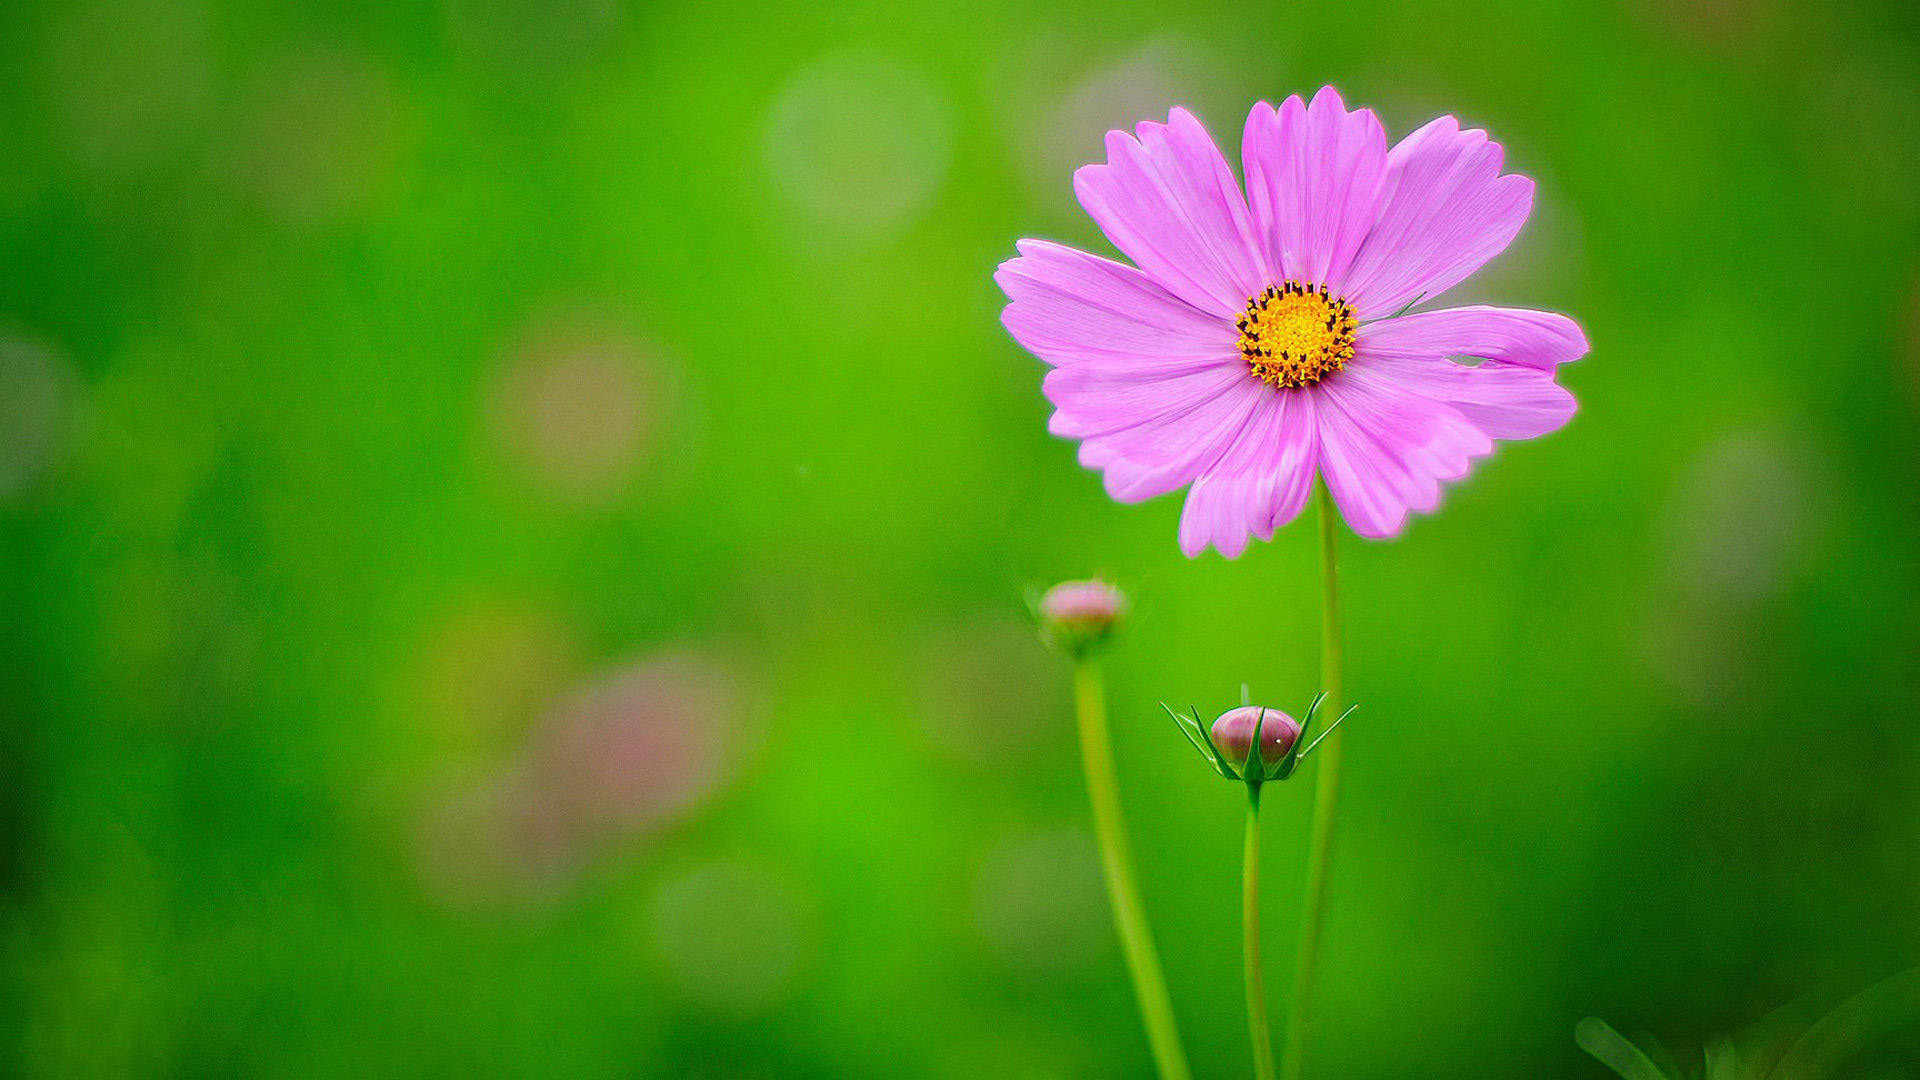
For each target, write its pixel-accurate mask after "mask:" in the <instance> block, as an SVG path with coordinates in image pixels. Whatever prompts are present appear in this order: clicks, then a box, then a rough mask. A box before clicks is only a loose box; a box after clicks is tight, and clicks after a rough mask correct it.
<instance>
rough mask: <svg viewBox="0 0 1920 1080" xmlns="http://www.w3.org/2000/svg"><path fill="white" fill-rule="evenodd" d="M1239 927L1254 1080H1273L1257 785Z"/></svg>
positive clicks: (1250, 789) (1250, 794) (1250, 804)
mask: <svg viewBox="0 0 1920 1080" xmlns="http://www.w3.org/2000/svg"><path fill="white" fill-rule="evenodd" d="M1240 882H1241V889H1240V925H1241V927H1242V929H1243V930H1244V931H1245V934H1246V948H1245V949H1244V950H1243V951H1242V955H1243V956H1244V957H1245V958H1246V967H1247V1033H1248V1034H1249V1035H1250V1036H1252V1038H1253V1075H1254V1078H1255V1080H1273V1036H1272V1035H1271V1034H1269V1033H1268V1031H1267V981H1266V977H1265V976H1264V975H1262V974H1261V970H1260V786H1259V785H1258V784H1250V785H1248V786H1247V845H1246V855H1245V857H1244V858H1243V859H1242V860H1241V873H1240Z"/></svg>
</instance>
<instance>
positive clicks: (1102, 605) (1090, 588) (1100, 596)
mask: <svg viewBox="0 0 1920 1080" xmlns="http://www.w3.org/2000/svg"><path fill="white" fill-rule="evenodd" d="M1126 606H1127V598H1126V596H1125V594H1123V593H1121V591H1120V590H1119V589H1116V588H1114V587H1113V586H1112V585H1110V584H1108V583H1107V582H1104V581H1099V580H1093V581H1063V582H1061V583H1060V584H1058V585H1055V586H1054V587H1053V588H1051V589H1048V590H1047V593H1046V595H1045V596H1042V597H1041V598H1040V603H1039V605H1038V607H1037V608H1036V612H1035V613H1036V614H1037V615H1038V616H1039V618H1040V629H1041V633H1042V634H1044V635H1045V636H1046V638H1047V640H1048V641H1049V642H1051V643H1053V644H1054V645H1055V646H1057V647H1059V648H1063V649H1065V650H1067V651H1068V652H1078V651H1080V650H1081V649H1083V648H1085V647H1087V646H1088V645H1091V644H1093V643H1095V642H1097V641H1099V640H1100V639H1102V638H1104V637H1106V636H1107V635H1108V634H1109V633H1111V632H1112V630H1113V627H1114V624H1115V623H1116V622H1118V621H1119V619H1120V613H1121V612H1122V611H1124V610H1125V609H1126Z"/></svg>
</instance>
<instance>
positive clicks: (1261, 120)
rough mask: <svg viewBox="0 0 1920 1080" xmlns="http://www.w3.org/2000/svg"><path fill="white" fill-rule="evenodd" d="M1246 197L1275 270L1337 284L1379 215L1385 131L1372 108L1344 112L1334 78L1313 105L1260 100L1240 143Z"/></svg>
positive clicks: (1335, 288)
mask: <svg viewBox="0 0 1920 1080" xmlns="http://www.w3.org/2000/svg"><path fill="white" fill-rule="evenodd" d="M1240 157H1241V163H1242V166H1243V167H1244V168H1245V169H1246V172H1247V201H1248V204H1249V207H1250V208H1251V209H1252V211H1253V220H1254V224H1255V227H1256V228H1257V229H1258V230H1259V235H1260V237H1261V238H1262V240H1264V241H1265V243H1266V245H1267V249H1266V250H1267V261H1268V263H1269V264H1270V265H1272V266H1273V267H1274V268H1275V269H1276V270H1278V272H1279V273H1280V276H1282V277H1285V278H1290V279H1292V280H1294V281H1304V282H1312V283H1315V284H1325V285H1328V286H1329V287H1330V288H1332V289H1333V291H1334V292H1335V293H1339V292H1340V291H1341V288H1340V287H1341V285H1342V283H1343V282H1344V281H1345V279H1346V274H1347V269H1348V267H1349V266H1350V265H1351V264H1352V262H1353V258H1354V255H1355V254H1356V253H1357V252H1358V251H1359V250H1360V245H1361V242H1362V241H1364V240H1365V239H1366V238H1367V233H1368V232H1369V231H1370V230H1371V229H1372V228H1373V225H1374V222H1375V221H1376V220H1377V218H1378V217H1379V212H1380V203H1381V200H1382V198H1383V196H1384V194H1385V188H1384V183H1385V180H1386V175H1387V132H1386V129H1385V128H1382V127H1381V126H1380V120H1379V118H1378V117H1376V116H1374V115H1373V111H1372V110H1371V109H1360V110H1358V111H1356V112H1348V111H1347V109H1346V105H1345V103H1343V102H1342V101H1341V100H1340V95H1339V94H1338V93H1336V92H1335V91H1334V89H1333V87H1331V86H1327V87H1322V88H1321V90H1320V92H1319V93H1317V94H1315V95H1314V97H1313V104H1312V105H1311V106H1307V105H1302V104H1301V103H1300V97H1299V95H1297V94H1296V95H1294V96H1293V97H1290V98H1288V99H1287V100H1286V101H1285V102H1284V103H1283V104H1282V105H1281V106H1280V108H1279V110H1278V111H1277V112H1276V111H1275V110H1274V108H1273V106H1271V105H1269V104H1267V103H1266V102H1264V101H1263V102H1261V103H1259V104H1258V105H1255V106H1254V107H1253V111H1252V112H1251V113H1249V114H1248V115H1247V128H1246V134H1245V135H1244V137H1243V139H1242V143H1241V152H1240Z"/></svg>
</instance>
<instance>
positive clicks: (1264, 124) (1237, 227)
mask: <svg viewBox="0 0 1920 1080" xmlns="http://www.w3.org/2000/svg"><path fill="white" fill-rule="evenodd" d="M1501 161H1502V153H1501V149H1500V145H1499V144H1498V143H1494V142H1491V141H1489V140H1488V139H1487V135H1486V133H1485V132H1483V131H1477V130H1462V129H1461V127H1460V123H1459V121H1457V120H1455V119H1454V118H1453V117H1451V116H1443V117H1441V118H1439V119H1438V120H1435V121H1433V122H1432V123H1430V124H1428V125H1427V126H1425V127H1423V128H1421V129H1420V130H1418V131H1416V132H1414V133H1413V134H1412V135H1409V136H1407V137H1406V138H1405V139H1403V140H1401V142H1400V143H1399V144H1398V145H1396V146H1394V147H1393V148H1391V149H1389V148H1388V147H1387V136H1386V131H1385V130H1384V129H1383V128H1382V127H1381V126H1380V121H1379V119H1378V118H1377V117H1375V116H1374V114H1373V112H1372V111H1371V110H1368V109H1360V110H1357V111H1352V112H1349V111H1348V110H1347V108H1346V105H1345V103H1343V102H1342V101H1341V100H1340V95H1339V94H1338V93H1336V92H1335V91H1334V89H1333V88H1332V87H1326V88H1324V89H1322V90H1321V91H1320V92H1319V93H1318V94H1316V95H1314V99H1313V104H1312V105H1306V104H1303V103H1302V102H1301V100H1300V98H1299V97H1298V96H1295V97H1291V98H1288V99H1287V101H1286V103H1285V104H1283V105H1281V106H1280V108H1278V109H1275V108H1274V107H1273V106H1272V105H1269V104H1267V103H1265V102H1261V103H1260V104H1258V105H1255V106H1254V107H1253V112H1252V113H1251V114H1250V115H1249V116H1248V117H1247V127H1246V134H1245V136H1244V140H1243V143H1242V148H1241V164H1242V166H1243V167H1244V168H1245V170H1246V191H1245V194H1244V195H1243V194H1242V191H1241V187H1240V184H1239V183H1238V182H1237V181H1236V179H1235V178H1234V175H1233V170H1232V168H1231V167H1230V166H1228V164H1227V163H1226V161H1225V160H1224V159H1223V158H1222V157H1221V155H1220V151H1219V150H1218V149H1217V148H1216V147H1215V146H1214V144H1213V140H1212V139H1211V138H1209V137H1208V135H1207V132H1206V130H1205V129H1204V128H1202V127H1201V126H1200V122H1199V121H1198V120H1195V119H1194V118H1193V116H1192V114H1190V113H1188V112H1187V111H1186V110H1184V109H1175V110H1173V112H1172V115H1171V116H1170V117H1169V118H1168V120H1167V122H1166V123H1165V124H1155V123H1143V124H1141V125H1140V126H1139V127H1138V128H1137V129H1136V132H1135V134H1133V135H1129V134H1127V133H1126V132H1124V131H1113V132H1109V133H1108V134H1107V161H1106V163H1104V164H1096V165H1088V166H1085V167H1084V168H1082V169H1080V170H1079V171H1078V172H1077V173H1075V174H1074V178H1073V187H1074V192H1075V193H1076V194H1077V195H1078V196H1079V198H1080V204H1081V205H1082V206H1084V207H1085V208H1086V210H1087V212H1088V213H1089V214H1091V215H1092V216H1093V219H1094V221H1095V222H1096V223H1097V224H1098V225H1099V226H1100V229H1101V231H1102V232H1104V233H1106V235H1107V239H1109V240H1111V241H1112V242H1113V245H1114V246H1115V247H1116V248H1118V249H1119V250H1120V251H1121V253H1123V254H1124V255H1126V256H1127V257H1128V258H1130V259H1132V260H1133V263H1134V265H1132V266H1128V265H1126V264H1125V263H1119V262H1114V261H1112V260H1110V259H1103V258H1100V257H1099V256H1096V255H1089V254H1087V253H1086V252H1083V251H1077V250H1075V249H1073V248H1069V247H1063V246H1061V245H1059V244H1054V243H1049V242H1047V241H1044V240H1023V241H1021V242H1020V244H1019V245H1018V248H1019V252H1020V255H1019V257H1018V258H1015V259H1012V260H1009V261H1008V262H1006V263H1003V264H1002V265H1001V266H1000V269H999V272H998V273H997V274H996V275H995V280H997V281H998V282H999V284H1000V287H1001V288H1002V289H1003V290H1005V292H1006V294H1007V298H1008V300H1009V301H1010V303H1008V305H1007V309H1006V313H1005V315H1004V316H1003V318H1002V322H1004V323H1005V324H1006V327H1007V329H1008V330H1009V331H1011V332H1012V334H1013V336H1014V338H1015V339H1017V340H1018V341H1019V342H1020V344H1022V345H1024V346H1025V347H1026V348H1027V349H1028V350H1029V351H1031V352H1032V353H1033V354H1034V355H1036V356H1038V357H1040V359H1042V360H1044V361H1046V362H1047V363H1048V364H1050V365H1052V366H1053V370H1052V371H1050V372H1048V373H1047V377H1046V382H1045V384H1044V385H1045V392H1046V395H1047V399H1048V400H1049V401H1051V402H1052V403H1053V405H1054V413H1053V419H1052V422H1051V423H1050V425H1049V427H1050V430H1052V431H1053V433H1054V434H1056V435H1061V436H1065V437H1067V438H1071V439H1078V440H1079V441H1080V462H1081V464H1083V465H1086V466H1087V467H1089V468H1093V469H1099V470H1101V472H1102V473H1103V474H1104V478H1105V481H1106V488H1107V492H1108V494H1110V495H1112V496H1113V497H1114V498H1115V499H1118V500H1120V501H1122V502H1139V501H1141V500H1144V499H1150V498H1152V497H1154V496H1156V495H1162V494H1165V493H1166V492H1169V491H1173V490H1174V489H1176V488H1179V487H1182V486H1185V485H1189V484H1191V485H1192V487H1191V489H1190V490H1189V491H1188V492H1187V501H1186V507H1185V509H1184V510H1183V512H1182V513H1181V518H1180V547H1181V549H1182V550H1184V551H1185V552H1186V553H1187V554H1188V555H1189V556H1197V555H1199V554H1200V553H1201V552H1202V551H1204V550H1206V549H1207V547H1208V546H1209V545H1211V546H1212V547H1214V548H1216V549H1218V550H1219V552H1220V553H1221V554H1222V555H1224V556H1226V557H1228V558H1234V557H1236V556H1238V555H1239V554H1240V553H1241V552H1242V551H1244V550H1245V549H1246V546H1247V540H1248V538H1249V537H1252V536H1258V537H1260V538H1261V539H1263V540H1266V539H1271V538H1272V536H1273V531H1274V529H1276V528H1278V527H1280V526H1281V525H1284V524H1286V523H1287V522H1289V521H1292V520H1293V518H1294V516H1295V515H1297V514H1298V513H1299V512H1300V508H1301V506H1302V505H1304V504H1305V502H1306V499H1307V493H1308V491H1309V490H1310V489H1311V488H1312V487H1313V482H1314V477H1315V475H1316V473H1317V474H1318V475H1319V476H1321V477H1323V478H1324V479H1325V481H1326V484H1327V487H1328V489H1329V490H1330V492H1331V493H1332V495H1333V498H1334V501H1335V502H1336V503H1337V504H1338V505H1339V508H1340V513H1341V515H1342V516H1343V517H1344V518H1345V519H1346V521H1347V524H1348V525H1350V526H1351V527H1352V528H1353V530H1354V531H1355V532H1358V533H1360V534H1362V535H1364V536H1373V537H1383V536H1392V535H1394V534H1395V533H1398V532H1399V531H1400V529H1401V527H1402V526H1403V525H1404V524H1405V522H1406V518H1407V514H1408V512H1409V511H1419V512H1421V513H1426V512H1429V511H1431V510H1433V508H1434V507H1435V506H1437V505H1438V504H1439V501H1440V488H1441V482H1442V481H1447V480H1457V479H1459V478H1460V477H1462V476H1465V475H1466V473H1467V470H1468V469H1469V467H1470V465H1471V463H1472V461H1473V459H1474V458H1477V457H1481V456H1483V455H1486V454H1488V453H1491V452H1492V450H1493V440H1495V439H1530V438H1533V437H1534V436H1537V435H1544V434H1546V433H1547V432H1550V431H1554V430H1556V429H1558V428H1559V427H1560V426H1561V425H1563V424H1565V423H1566V422H1567V420H1568V419H1569V418H1570V417H1571V416H1572V415H1573V411H1574V401H1573V396H1572V395H1571V394H1569V393H1567V391H1566V390H1564V389H1562V388H1561V387H1560V386H1559V385H1558V384H1557V383H1556V382H1554V372H1555V369H1556V368H1557V367H1558V366H1559V365H1560V364H1563V363H1565V362H1567V361H1569V360H1574V359H1578V358H1579V357H1581V356H1583V355H1585V354H1586V351H1587V340H1586V337H1585V335H1583V334H1582V333H1581V331H1580V328H1579V327H1578V326H1577V325H1575V324H1574V322H1573V320H1571V319H1569V318H1567V317H1566V316H1564V315H1557V314H1553V313H1550V312H1544V311H1524V310H1519V309H1515V308H1500V307H1482V306H1475V307H1460V308H1448V309H1442V310H1433V311H1421V312H1418V313H1415V314H1405V312H1406V311H1407V310H1408V309H1410V308H1411V307H1414V306H1416V305H1419V304H1420V303H1422V302H1424V301H1429V300H1432V299H1433V298H1435V297H1437V296H1439V295H1440V294H1441V293H1443V292H1445V291H1446V290H1447V289H1449V288H1451V287H1453V286H1454V285H1456V284H1458V283H1459V282H1460V281H1462V280H1463V279H1465V278H1466V277H1467V276H1468V275H1470V274H1472V273H1473V272H1474V271H1475V270H1477V269H1479V268H1480V267H1481V266H1482V265H1483V264H1485V263H1486V262H1487V260H1489V259H1491V258H1493V257H1494V256H1495V255H1497V254H1499V253H1500V252H1501V251H1502V250H1503V249H1505V248H1506V246H1507V244H1508V242H1509V241H1511V240H1512V239H1513V238H1514V235H1515V234H1517V233H1518V232H1519V231H1520V226H1521V225H1522V224H1524V223H1525V222H1526V220H1527V213H1528V212H1529V210H1531V209H1532V206H1533V181H1531V180H1529V179H1527V178H1526V177H1524V176H1516V175H1512V174H1508V175H1502V174H1501V172H1500V168H1501ZM1453 357H1470V358H1475V359H1477V360H1479V361H1480V362H1479V363H1477V364H1472V365H1469V364H1462V363H1458V362H1456V361H1455V360H1453V359H1452V358H1453Z"/></svg>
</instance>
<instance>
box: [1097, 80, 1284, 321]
mask: <svg viewBox="0 0 1920 1080" xmlns="http://www.w3.org/2000/svg"><path fill="white" fill-rule="evenodd" d="M1135 130H1136V131H1137V132H1138V133H1139V138H1138V139H1137V140H1136V139H1135V138H1134V137H1133V136H1130V135H1128V134H1127V133H1126V132H1124V131H1110V132H1108V133H1107V163H1106V164H1104V165H1087V166H1084V167H1082V168H1081V169H1080V170H1079V171H1078V172H1076V173H1074V174H1073V190H1074V193H1075V194H1076V195H1078V196H1079V197H1080V205H1081V206H1084V207H1086V210H1087V213H1088V214H1091V215H1092V216H1093V220H1094V221H1095V222H1097V223H1098V224H1099V226H1100V229H1101V231H1102V232H1104V233H1106V234H1107V239H1109V240H1111V241H1113V246H1114V247H1117V248H1119V249H1120V251H1121V252H1122V253H1124V254H1125V255H1126V256H1127V257H1128V258H1129V259H1132V260H1133V261H1134V264H1135V265H1137V266H1138V267H1140V269H1141V270H1144V271H1146V273H1147V276H1148V277H1150V278H1152V279H1153V280H1154V281H1157V282H1159V283H1160V284H1161V285H1162V286H1165V287H1166V289H1167V291H1169V292H1171V293H1173V294H1174V295H1175V296H1178V297H1179V298H1181V299H1182V300H1185V301H1186V302H1187V303H1189V304H1192V305H1193V306H1194V307H1197V308H1199V309H1201V310H1202V311H1206V312H1210V313H1212V314H1215V315H1223V316H1226V317H1227V318H1228V319H1232V318H1234V317H1236V316H1238V315H1239V313H1240V312H1241V310H1242V309H1244V308H1245V307H1246V304H1247V298H1248V297H1250V296H1252V295H1253V294H1254V293H1256V292H1258V291H1259V290H1261V289H1263V288H1265V287H1266V285H1267V279H1268V274H1267V270H1266V265H1265V260H1264V259H1263V258H1262V257H1261V254H1260V250H1259V244H1258V240H1257V238H1256V237H1255V234H1254V231H1253V222H1252V219H1251V218H1250V217H1249V215H1248V213H1247V205H1246V200H1245V198H1243V197H1242V196H1241V194H1240V185H1239V184H1238V183H1237V182H1236V181H1235V180H1234V177H1233V170H1232V169H1230V168H1228V166H1227V163H1226V160H1225V159H1224V158H1222V157H1221V156H1220V151H1219V149H1218V148H1217V147H1215V146H1214V144H1213V140H1212V139H1211V138H1210V137H1208V135H1207V132H1206V129H1205V128H1203V127H1201V126H1200V121H1198V120H1195V119H1194V118H1193V115H1192V114H1191V113H1189V112H1187V111H1186V110H1185V109H1175V110H1173V112H1172V114H1171V115H1170V116H1169V117H1168V119H1167V122H1166V123H1165V124H1154V123H1143V124H1141V125H1139V127H1138V128H1136V129H1135Z"/></svg>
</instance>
